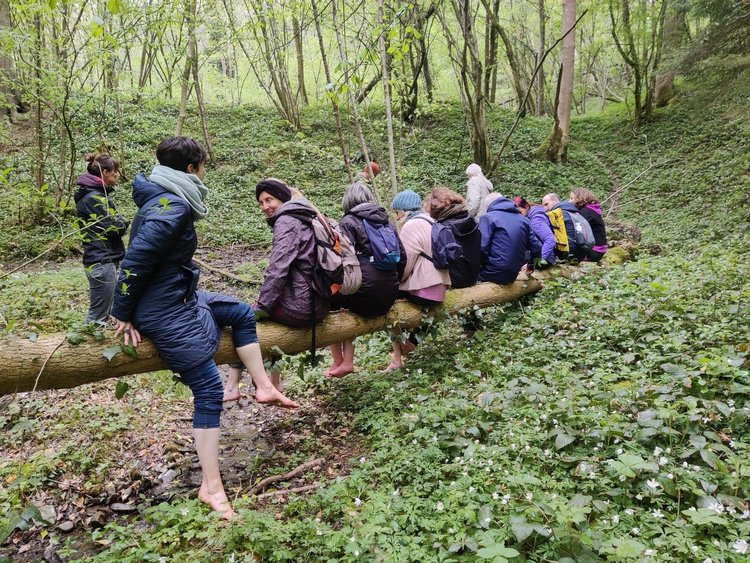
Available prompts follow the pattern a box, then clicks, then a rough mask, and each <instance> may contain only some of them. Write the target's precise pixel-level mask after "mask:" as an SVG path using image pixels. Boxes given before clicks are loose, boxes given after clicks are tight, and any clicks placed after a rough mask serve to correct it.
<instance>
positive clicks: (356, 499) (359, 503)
mask: <svg viewBox="0 0 750 563" xmlns="http://www.w3.org/2000/svg"><path fill="white" fill-rule="evenodd" d="M361 505H362V499H361V498H359V497H357V498H355V499H354V506H361Z"/></svg>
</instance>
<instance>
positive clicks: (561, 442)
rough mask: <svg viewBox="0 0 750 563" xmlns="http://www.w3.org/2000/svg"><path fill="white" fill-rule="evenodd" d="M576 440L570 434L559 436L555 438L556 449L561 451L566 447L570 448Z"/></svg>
mask: <svg viewBox="0 0 750 563" xmlns="http://www.w3.org/2000/svg"><path fill="white" fill-rule="evenodd" d="M575 440H576V439H575V438H574V437H573V436H571V435H569V434H558V435H557V437H556V438H555V449H557V450H561V449H563V448H564V447H565V446H568V445H570V444H572V443H573V442H575Z"/></svg>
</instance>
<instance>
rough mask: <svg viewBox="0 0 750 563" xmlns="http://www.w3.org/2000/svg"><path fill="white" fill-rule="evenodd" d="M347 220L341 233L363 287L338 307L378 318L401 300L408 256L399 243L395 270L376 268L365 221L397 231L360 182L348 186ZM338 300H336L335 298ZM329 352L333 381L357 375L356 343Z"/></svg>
mask: <svg viewBox="0 0 750 563" xmlns="http://www.w3.org/2000/svg"><path fill="white" fill-rule="evenodd" d="M342 207H343V209H344V217H343V218H342V219H341V221H340V222H339V229H340V230H341V232H342V234H344V235H346V236H347V237H348V238H349V240H350V241H351V242H352V244H353V245H354V250H355V251H356V253H357V256H358V257H359V264H360V268H361V270H362V285H361V286H360V288H359V291H357V293H355V294H354V295H344V296H341V298H340V299H337V300H336V301H335V304H336V305H338V306H341V307H344V308H346V309H349V310H350V311H352V312H353V313H356V314H358V315H361V316H363V317H379V316H381V315H385V314H386V313H388V311H389V310H390V308H391V307H392V306H393V302H394V301H395V300H396V297H397V296H398V280H399V278H400V277H401V274H402V273H403V271H404V268H405V266H406V252H405V251H404V246H403V245H402V244H401V241H400V240H398V238H397V240H398V245H399V253H400V260H399V262H398V264H396V265H394V267H393V268H392V269H381V268H378V267H376V266H375V264H374V262H373V260H371V258H372V254H373V251H372V246H371V243H370V240H369V237H368V235H367V229H366V227H365V221H367V223H369V225H371V226H375V227H376V228H377V227H378V226H380V225H383V226H385V227H386V228H390V229H392V230H393V233H394V234H395V233H396V229H395V227H394V226H393V224H392V223H391V222H390V221H389V220H388V213H387V212H386V210H385V209H384V208H383V207H381V206H380V205H378V204H377V203H376V201H375V197H374V196H373V194H372V191H371V190H370V188H369V187H368V186H366V185H365V184H363V183H360V182H357V183H355V184H352V185H351V186H349V188H348V189H347V190H346V193H345V194H344V199H343V202H342ZM335 297H337V296H335ZM329 349H330V350H331V355H332V356H333V364H332V365H331V367H330V368H328V369H327V370H326V372H325V373H326V375H328V376H330V377H344V376H345V375H348V374H350V373H352V372H353V371H354V342H353V341H352V340H345V341H343V342H339V343H337V344H332V345H331V346H330V347H329Z"/></svg>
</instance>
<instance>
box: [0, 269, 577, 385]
mask: <svg viewBox="0 0 750 563" xmlns="http://www.w3.org/2000/svg"><path fill="white" fill-rule="evenodd" d="M576 270H577V268H573V267H569V266H562V267H559V268H555V269H554V271H552V272H543V273H540V274H534V276H535V278H532V279H529V280H528V281H523V282H521V281H517V282H515V283H513V284H509V285H505V286H502V285H496V284H493V283H481V284H478V285H476V286H474V287H470V288H466V289H454V290H449V291H448V294H447V295H446V298H445V301H444V302H443V303H442V305H440V306H438V307H436V308H434V309H432V310H431V312H430V314H431V315H436V316H437V317H441V316H442V317H444V316H447V315H451V314H456V313H458V312H459V311H460V310H461V309H464V308H466V307H473V306H474V305H477V306H478V307H488V306H490V305H496V304H499V303H507V302H510V301H514V300H516V299H519V298H520V297H522V296H524V295H527V294H529V293H534V292H536V291H539V290H540V289H542V285H543V281H542V279H543V278H545V277H549V276H553V275H563V276H570V275H571V274H572V273H574V272H575V271H576ZM421 320H422V309H421V308H420V307H417V306H416V305H413V304H411V303H409V302H408V301H403V300H399V301H397V302H396V304H395V305H394V306H393V308H392V309H391V310H390V311H389V313H388V314H387V315H384V316H382V317H377V318H374V319H365V318H363V317H360V316H357V315H354V314H352V313H350V312H348V311H338V312H335V313H332V314H330V315H329V316H328V317H326V319H325V320H324V321H323V322H322V323H320V324H319V325H318V327H317V336H316V340H317V345H318V346H319V347H321V348H322V347H324V346H327V345H329V344H333V343H335V342H340V341H341V340H348V339H353V338H355V337H357V336H361V335H363V334H369V333H372V332H376V331H379V330H385V329H386V328H387V327H388V326H400V327H402V328H405V329H410V328H414V327H416V326H418V325H419V324H420V323H421ZM109 336H110V337H109V338H107V339H105V340H104V341H100V342H97V341H94V340H93V339H91V340H88V341H84V342H82V343H80V344H78V345H72V344H70V343H69V342H68V340H67V338H66V336H65V335H64V334H55V335H47V336H44V337H39V338H38V339H37V340H36V341H35V342H32V341H31V340H28V339H23V338H12V337H11V338H9V339H6V340H3V341H2V342H0V395H7V394H10V393H15V392H21V391H30V390H32V389H66V388H70V387H76V386H78V385H83V384H85V383H92V382H95V381H101V380H104V379H108V378H112V377H119V376H123V375H134V374H138V373H146V372H150V371H156V370H162V369H167V368H166V366H165V365H164V363H163V362H162V361H161V358H160V357H159V354H158V353H157V351H156V348H155V347H154V345H153V344H152V343H151V341H149V340H148V339H146V340H144V341H143V342H142V343H141V344H140V346H138V348H137V352H138V355H137V357H136V358H133V357H130V356H127V355H126V354H124V353H123V352H119V353H117V354H116V355H115V356H114V357H112V359H111V360H107V358H106V357H105V356H104V352H105V350H107V349H111V348H112V347H113V346H117V345H118V344H119V343H120V341H114V340H113V339H111V334H110V335H109ZM258 337H259V339H260V344H261V348H262V350H263V353H264V355H267V354H269V353H271V352H272V350H273V349H274V348H276V347H278V348H279V349H281V350H282V351H283V352H285V353H287V354H296V353H299V352H304V351H306V350H307V349H308V348H309V346H310V338H311V331H310V330H309V329H294V328H289V327H286V326H282V325H280V324H278V323H274V322H270V321H266V322H263V321H262V322H259V323H258ZM214 358H215V360H216V362H217V363H218V364H225V363H229V362H237V361H238V360H239V358H238V357H237V355H236V353H235V351H234V347H233V345H232V338H231V333H230V331H229V330H228V329H225V330H224V331H223V334H222V337H221V342H220V344H219V350H218V351H217V353H216V355H215V357H214Z"/></svg>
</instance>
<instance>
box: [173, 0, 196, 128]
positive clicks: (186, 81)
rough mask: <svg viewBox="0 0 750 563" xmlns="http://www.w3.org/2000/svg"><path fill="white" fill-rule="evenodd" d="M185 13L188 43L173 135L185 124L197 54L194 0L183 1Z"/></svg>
mask: <svg viewBox="0 0 750 563" xmlns="http://www.w3.org/2000/svg"><path fill="white" fill-rule="evenodd" d="M185 8H186V9H187V13H186V14H185V19H186V20H187V25H188V43H187V54H186V55H185V68H184V69H183V71H182V82H181V88H180V113H179V116H178V117H177V127H176V128H175V132H174V134H175V137H179V136H180V135H182V129H183V127H184V125H185V118H186V117H187V101H188V94H189V87H190V73H191V71H192V68H193V58H194V57H195V56H197V53H194V52H193V50H194V49H195V47H196V44H195V43H194V36H195V16H196V9H197V1H196V0H187V2H186V3H185Z"/></svg>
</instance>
